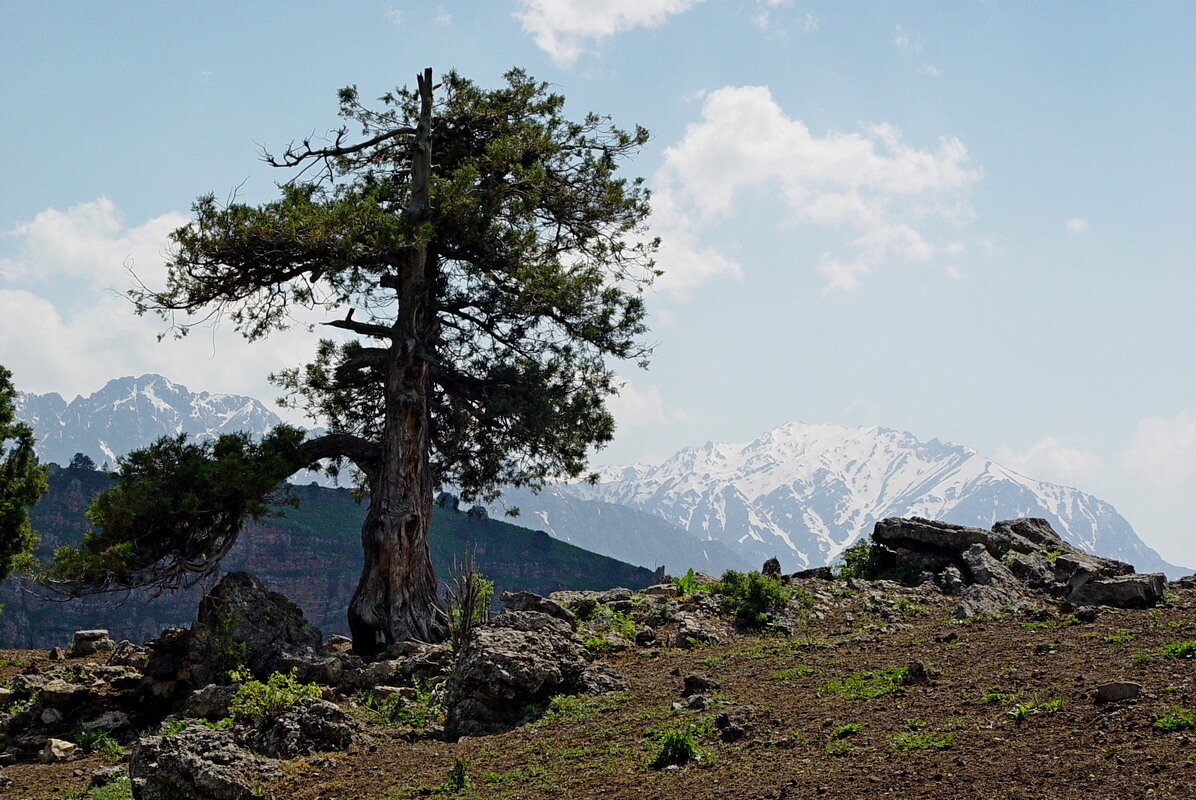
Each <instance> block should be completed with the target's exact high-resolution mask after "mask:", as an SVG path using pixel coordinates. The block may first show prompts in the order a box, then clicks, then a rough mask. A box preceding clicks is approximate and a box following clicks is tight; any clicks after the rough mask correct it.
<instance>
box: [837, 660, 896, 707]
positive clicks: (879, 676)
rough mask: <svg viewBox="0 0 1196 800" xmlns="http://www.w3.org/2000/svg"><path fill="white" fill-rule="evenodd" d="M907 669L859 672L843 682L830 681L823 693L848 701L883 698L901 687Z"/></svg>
mask: <svg viewBox="0 0 1196 800" xmlns="http://www.w3.org/2000/svg"><path fill="white" fill-rule="evenodd" d="M905 673H906V668H905V667H898V668H896V669H885V670H876V671H873V670H866V671H862V672H857V673H855V674H853V675H850V676H848V677H847V678H844V679H843V680H841V681H828V682H826V683H825V684H823V686H822V691H824V692H829V693H831V694H837V695H841V696H843V697H844V698H846V699H848V700H867V699H871V698H874V697H883V696H884V695H886V694H889V693H890V692H894V691H896V690H897V689H898V688H899V687H900V681H901V678H902V677H904V676H905Z"/></svg>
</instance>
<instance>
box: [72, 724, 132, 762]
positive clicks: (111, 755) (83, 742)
mask: <svg viewBox="0 0 1196 800" xmlns="http://www.w3.org/2000/svg"><path fill="white" fill-rule="evenodd" d="M71 741H73V742H74V743H75V744H77V745H79V746H80V747H82V748H83V751H84V752H86V753H99V754H100V756H101V757H102V758H103V759H104V760H105V761H115V760H116V759H118V758H120V756H121V752H122V751H121V747H120V744H119V743H118V742H117V741H116V740H115V739H113V738H112V737H111V736H110V735H109V734H108V732H107V731H104V730H99V729H94V730H89V729H87V728H84V727H83V726H82V725H76V726H75V731H74V733H73V734H71Z"/></svg>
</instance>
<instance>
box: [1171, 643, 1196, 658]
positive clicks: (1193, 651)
mask: <svg viewBox="0 0 1196 800" xmlns="http://www.w3.org/2000/svg"><path fill="white" fill-rule="evenodd" d="M1163 658H1196V639H1193V640H1191V641H1187V642H1172V643H1171V644H1166V645H1163Z"/></svg>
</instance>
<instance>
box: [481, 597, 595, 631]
mask: <svg viewBox="0 0 1196 800" xmlns="http://www.w3.org/2000/svg"><path fill="white" fill-rule="evenodd" d="M499 599H500V600H502V604H503V606H505V607H506V609H507V610H508V611H536V612H539V613H541V614H547V615H548V616H550V617H556V618H557V619H562V620H564V621H565V622H568V623H569V625H570V626H572V627H573V628H574V629H576V628H577V615H576V614H574V613H573V612H572V611H570V610H569V609H567V608H565V607H564V606H563V605H561V604H560V603H558V602H556V601H555V600H549V599H548V598H547V597H541V596H540V595H538V594H534V593H533V592H503V593H502V595H501V596H500V598H499Z"/></svg>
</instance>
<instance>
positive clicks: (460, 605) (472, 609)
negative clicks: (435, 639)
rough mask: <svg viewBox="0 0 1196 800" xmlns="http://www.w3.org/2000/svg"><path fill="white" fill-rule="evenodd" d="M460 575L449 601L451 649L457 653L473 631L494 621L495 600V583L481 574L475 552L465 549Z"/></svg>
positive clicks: (452, 585) (454, 581)
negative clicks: (491, 603) (493, 603)
mask: <svg viewBox="0 0 1196 800" xmlns="http://www.w3.org/2000/svg"><path fill="white" fill-rule="evenodd" d="M456 572H457V576H456V577H455V578H453V580H452V583H451V584H450V585H449V588H448V590H447V592H446V597H445V606H446V607H447V608H448V613H449V645H450V646H451V647H452V649H453V652H454V653H455V652H457V651H458V650H460V649H461V647H462V646H463V645H464V644H465V640H466V639H468V638H469V635H470V634H471V633H472V632H473V629H474V628H476V627H477V626H479V625H482V624H484V623H485V622H486V620H487V619H488V618H489V617H490V600H491V598H492V597H493V596H494V581H491V580H487V579H486V577H485V576H484V575H482V573H481V572H479V571H478V566H477V561H476V560H475V559H474V554H473V549H472V548H470V547H466V548H465V559H464V563H463V564H462V565H461V566H460V567H459V568H457V569H456Z"/></svg>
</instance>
